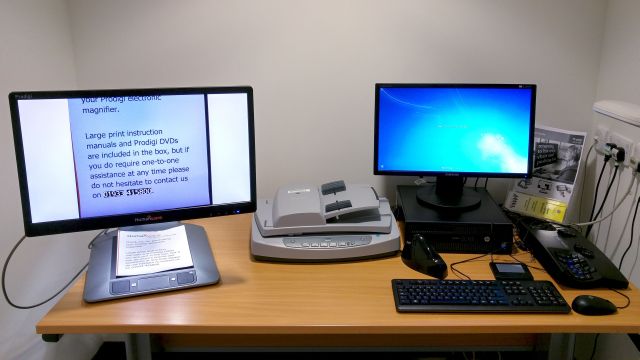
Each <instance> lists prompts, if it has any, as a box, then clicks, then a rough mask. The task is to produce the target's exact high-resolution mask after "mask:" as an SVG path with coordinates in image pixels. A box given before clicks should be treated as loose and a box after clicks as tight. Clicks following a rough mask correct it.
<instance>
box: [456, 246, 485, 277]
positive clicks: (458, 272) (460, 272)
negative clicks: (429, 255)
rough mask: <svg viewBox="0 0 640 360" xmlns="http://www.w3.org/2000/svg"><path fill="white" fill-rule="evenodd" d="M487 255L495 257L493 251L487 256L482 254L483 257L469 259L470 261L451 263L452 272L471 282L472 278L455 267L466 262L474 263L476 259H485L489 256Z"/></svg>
mask: <svg viewBox="0 0 640 360" xmlns="http://www.w3.org/2000/svg"><path fill="white" fill-rule="evenodd" d="M487 255H493V251H491V252H488V253H486V254H482V255H480V256H475V257H472V258H469V259H466V260H461V261H456V262H454V263H451V265H449V267H450V268H451V271H453V272H454V273H456V276H458V277H460V276H459V275H458V274H460V275H462V276H464V277H466V278H467V280H471V278H470V277H469V276H468V275H467V274H465V273H463V272H462V271H460V270H458V269H456V268H455V266H456V265H458V264H462V263H466V262H468V261H473V260H476V259H480V258H483V257H485V256H487Z"/></svg>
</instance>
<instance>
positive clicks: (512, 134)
mask: <svg viewBox="0 0 640 360" xmlns="http://www.w3.org/2000/svg"><path fill="white" fill-rule="evenodd" d="M375 91H376V93H375V99H376V100H375V139H374V174H377V175H412V176H435V177H436V186H435V187H425V188H424V189H421V190H420V191H418V194H417V197H418V201H419V202H420V203H422V204H424V205H426V206H431V207H434V208H437V209H450V210H467V209H473V208H476V207H477V206H478V205H479V203H480V199H479V197H477V196H476V194H474V192H473V191H471V190H469V189H465V188H464V179H465V178H466V177H494V178H497V177H500V178H521V177H526V176H528V175H530V174H531V170H532V164H533V133H534V127H535V104H536V85H532V84H376V89H375Z"/></svg>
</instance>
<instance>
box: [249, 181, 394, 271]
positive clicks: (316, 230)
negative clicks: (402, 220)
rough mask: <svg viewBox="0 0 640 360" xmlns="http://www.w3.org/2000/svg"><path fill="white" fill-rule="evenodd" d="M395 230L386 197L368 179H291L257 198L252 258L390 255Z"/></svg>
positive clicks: (309, 259) (313, 259)
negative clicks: (270, 196)
mask: <svg viewBox="0 0 640 360" xmlns="http://www.w3.org/2000/svg"><path fill="white" fill-rule="evenodd" d="M399 250H400V231H399V230H398V225H397V224H396V220H395V217H394V216H393V213H392V212H391V207H390V206H389V201H388V200H387V199H385V198H381V197H379V196H378V194H377V193H376V191H375V190H374V189H373V188H372V187H371V186H369V185H360V184H345V183H344V181H334V182H330V183H326V184H323V185H322V186H320V188H318V187H317V186H313V185H291V186H284V187H281V188H280V189H278V191H277V193H276V196H275V198H274V199H258V204H257V210H256V212H255V215H254V221H253V223H252V227H251V254H252V255H253V256H254V258H255V259H257V260H270V261H289V262H325V261H343V260H354V259H364V258H373V257H381V256H388V255H393V254H395V253H396V252H398V251H399Z"/></svg>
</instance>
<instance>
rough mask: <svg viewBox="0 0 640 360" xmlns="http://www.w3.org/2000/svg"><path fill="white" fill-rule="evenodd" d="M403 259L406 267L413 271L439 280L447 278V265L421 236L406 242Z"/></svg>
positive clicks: (413, 237) (416, 235)
mask: <svg viewBox="0 0 640 360" xmlns="http://www.w3.org/2000/svg"><path fill="white" fill-rule="evenodd" d="M401 257H402V261H403V262H404V263H405V265H407V266H408V267H410V268H412V269H413V270H416V271H419V272H421V273H423V274H427V275H429V276H432V277H434V278H438V279H444V278H446V277H447V263H445V262H444V260H442V257H441V256H440V254H438V253H437V252H436V250H435V249H434V248H433V246H432V245H431V244H429V242H428V241H427V240H426V239H425V238H424V236H422V235H420V234H415V235H413V236H412V237H411V239H410V240H405V244H404V248H402V255H401Z"/></svg>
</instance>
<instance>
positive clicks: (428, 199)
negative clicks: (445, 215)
mask: <svg viewBox="0 0 640 360" xmlns="http://www.w3.org/2000/svg"><path fill="white" fill-rule="evenodd" d="M416 198H417V200H418V202H419V203H420V204H422V205H424V206H428V207H430V208H433V209H437V210H441V211H449V212H458V211H469V210H473V209H475V208H477V207H479V206H480V202H481V201H482V199H481V197H480V196H479V195H478V193H477V192H476V191H474V190H473V189H469V188H467V187H465V186H464V178H463V177H461V176H438V177H436V185H435V186H423V187H422V188H420V190H418V191H417V192H416Z"/></svg>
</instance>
